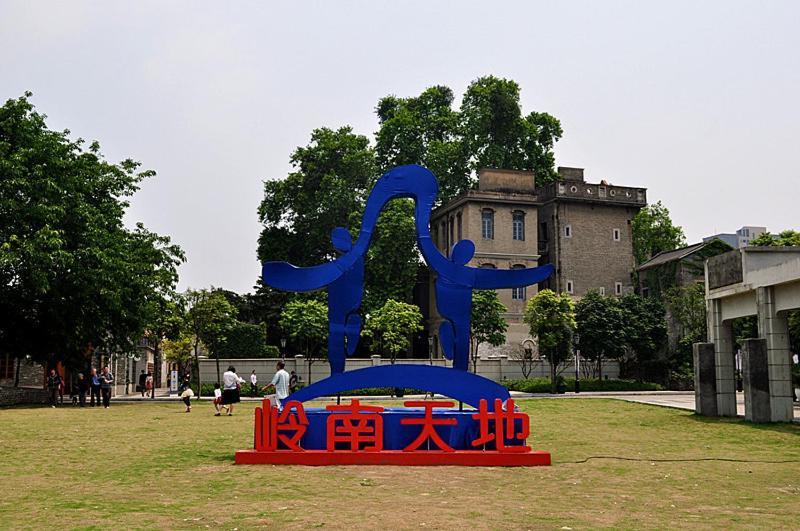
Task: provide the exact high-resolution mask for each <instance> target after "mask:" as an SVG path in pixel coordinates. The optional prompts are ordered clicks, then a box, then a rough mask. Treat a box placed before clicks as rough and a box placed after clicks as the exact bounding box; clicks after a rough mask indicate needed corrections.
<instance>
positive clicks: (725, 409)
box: [708, 299, 736, 417]
mask: <svg viewBox="0 0 800 531" xmlns="http://www.w3.org/2000/svg"><path fill="white" fill-rule="evenodd" d="M708 338H709V341H711V342H712V343H713V344H714V366H715V370H716V380H717V383H716V387H717V415H719V416H722V417H735V416H736V379H735V375H736V359H735V356H734V352H733V331H732V329H731V322H730V321H723V320H722V301H721V300H719V299H711V300H710V301H708Z"/></svg>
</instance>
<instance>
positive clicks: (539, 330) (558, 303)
mask: <svg viewBox="0 0 800 531" xmlns="http://www.w3.org/2000/svg"><path fill="white" fill-rule="evenodd" d="M524 321H525V323H527V324H528V326H529V327H530V334H531V336H535V337H537V338H538V340H539V350H540V352H542V353H543V354H544V355H545V356H547V360H548V361H549V362H550V382H551V386H552V392H553V393H555V392H556V376H557V375H558V373H559V372H560V371H559V366H561V365H563V364H564V363H565V362H566V361H567V360H569V359H570V357H571V350H572V349H571V343H572V336H573V334H574V332H575V326H576V324H575V307H574V304H573V302H572V299H571V298H570V296H569V295H567V294H566V293H563V294H561V295H559V294H557V293H555V292H553V291H551V290H549V289H545V290H542V291H540V292H539V293H537V294H536V295H535V296H534V297H533V298H531V299H530V300H529V301H528V305H527V307H526V308H525V317H524Z"/></svg>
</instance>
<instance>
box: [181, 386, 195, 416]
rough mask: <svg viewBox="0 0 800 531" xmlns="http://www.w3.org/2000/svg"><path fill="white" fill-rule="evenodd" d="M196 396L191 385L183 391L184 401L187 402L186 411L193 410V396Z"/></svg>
mask: <svg viewBox="0 0 800 531" xmlns="http://www.w3.org/2000/svg"><path fill="white" fill-rule="evenodd" d="M193 396H194V391H192V388H191V387H187V388H186V389H184V391H183V392H182V393H181V398H182V399H183V403H184V404H186V413H191V412H192V397H193Z"/></svg>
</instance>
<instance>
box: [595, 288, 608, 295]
mask: <svg viewBox="0 0 800 531" xmlns="http://www.w3.org/2000/svg"><path fill="white" fill-rule="evenodd" d="M597 292H598V293H599V294H600V295H603V296H605V294H606V288H605V286H600V287H599V288H597Z"/></svg>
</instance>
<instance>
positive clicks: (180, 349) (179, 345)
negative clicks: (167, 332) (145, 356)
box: [161, 333, 194, 367]
mask: <svg viewBox="0 0 800 531" xmlns="http://www.w3.org/2000/svg"><path fill="white" fill-rule="evenodd" d="M161 348H162V350H163V351H164V358H165V359H166V360H167V361H168V362H170V363H177V364H178V365H180V366H181V367H184V366H186V365H187V364H188V363H189V362H190V361H191V359H192V351H193V349H194V337H193V336H192V335H190V334H186V333H183V334H181V335H179V336H178V337H176V338H175V339H169V338H168V339H165V340H164V341H163V342H162V343H161Z"/></svg>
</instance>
